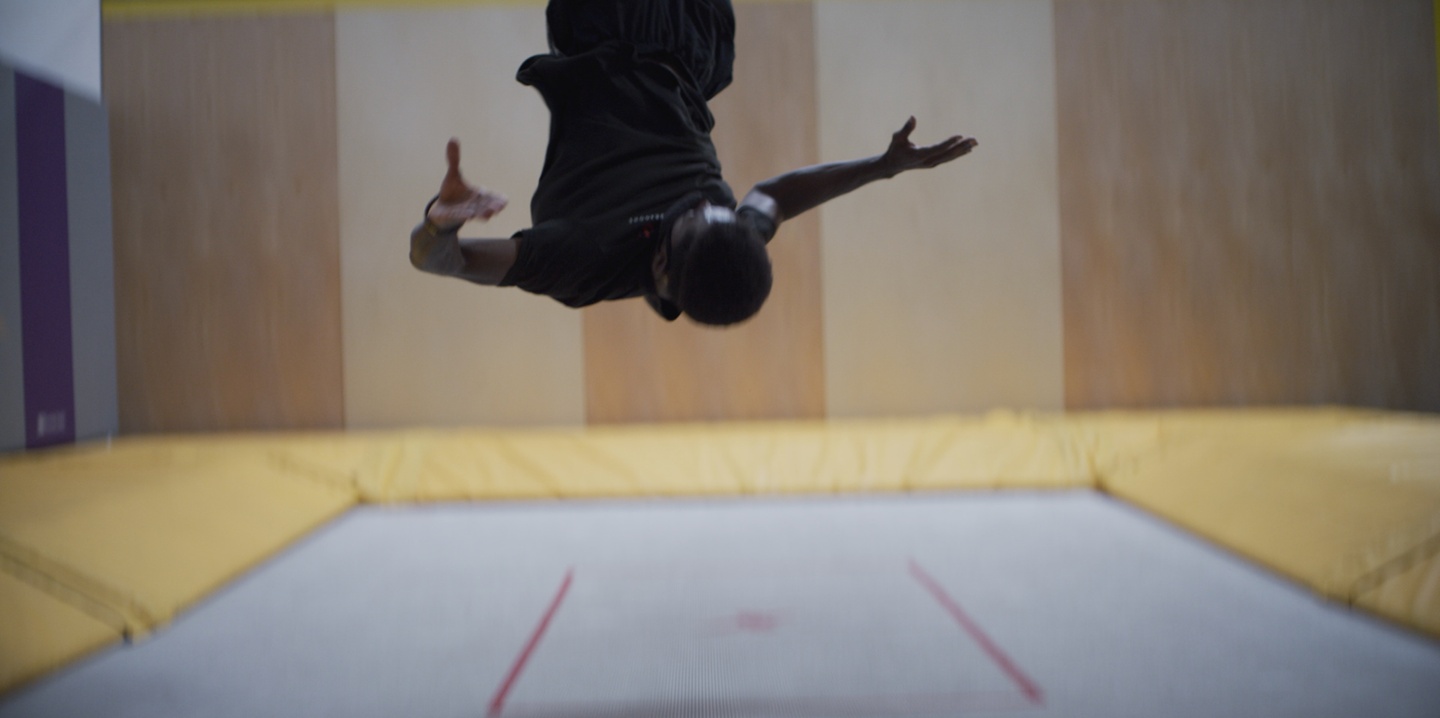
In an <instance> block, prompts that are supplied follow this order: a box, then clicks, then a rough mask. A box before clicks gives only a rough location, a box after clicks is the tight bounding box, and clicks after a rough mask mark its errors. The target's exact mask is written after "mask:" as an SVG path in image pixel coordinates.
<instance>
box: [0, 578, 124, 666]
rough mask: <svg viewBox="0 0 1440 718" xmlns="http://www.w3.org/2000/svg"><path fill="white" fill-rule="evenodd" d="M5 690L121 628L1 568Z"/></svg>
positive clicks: (0, 650) (113, 637)
mask: <svg viewBox="0 0 1440 718" xmlns="http://www.w3.org/2000/svg"><path fill="white" fill-rule="evenodd" d="M0 617H3V619H0V691H4V690H6V689H8V688H11V687H13V686H17V685H20V684H21V683H25V682H27V681H30V680H33V679H35V678H38V677H40V676H42V675H44V674H45V673H47V672H49V671H51V670H53V669H55V668H58V667H60V666H62V665H65V664H66V663H69V662H70V661H72V660H74V659H75V658H78V657H80V656H83V655H85V654H87V653H90V652H91V651H94V650H96V649H98V648H100V647H102V646H105V645H108V644H111V643H114V642H116V641H118V640H120V632H119V631H118V630H116V629H115V628H114V627H111V626H107V625H105V624H104V623H103V622H101V621H97V620H95V619H94V618H92V617H91V616H90V615H89V614H87V613H86V612H85V611H82V610H80V609H78V608H75V607H74V606H71V605H70V604H67V603H65V602H64V601H61V600H59V599H57V598H55V597H54V596H53V595H51V594H49V593H46V592H44V591H42V590H40V589H38V588H35V587H34V586H33V585H31V584H30V583H27V582H26V581H24V580H21V579H19V578H16V577H15V576H13V575H11V573H10V572H9V571H6V570H3V568H0Z"/></svg>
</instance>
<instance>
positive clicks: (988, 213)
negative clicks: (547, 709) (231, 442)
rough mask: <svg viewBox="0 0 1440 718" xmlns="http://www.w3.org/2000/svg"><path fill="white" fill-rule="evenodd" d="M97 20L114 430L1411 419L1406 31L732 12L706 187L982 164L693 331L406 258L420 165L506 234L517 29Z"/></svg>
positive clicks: (518, 191) (522, 116) (1428, 371)
mask: <svg viewBox="0 0 1440 718" xmlns="http://www.w3.org/2000/svg"><path fill="white" fill-rule="evenodd" d="M125 5H126V3H125V2H123V0H110V1H109V2H107V3H106V5H105V7H106V12H107V15H106V21H105V24H104V81H105V90H106V100H107V102H108V104H109V106H110V109H111V114H112V119H111V122H112V145H113V148H114V150H113V151H114V158H113V163H112V166H113V178H112V179H113V186H114V203H115V207H116V211H115V215H116V217H115V219H116V221H115V235H116V276H117V298H116V303H117V327H118V333H119V337H118V343H117V346H118V350H119V364H120V384H121V391H120V401H121V422H122V429H123V430H125V431H127V432H137V431H179V430H219V429H285V428H300V427H342V426H343V427H350V428H365V427H388V426H413V425H426V424H438V425H458V424H498V425H520V424H560V425H566V424H579V423H585V422H592V423H608V422H626V421H677V420H725V419H750V418H791V417H797V418H800V417H826V416H865V415H869V416H876V415H904V414H921V413H934V412H944V411H963V412H970V411H983V410H986V409H991V408H1011V409H1060V408H1071V409H1090V408H1105V407H1141V406H1144V407H1152V406H1177V405H1187V406H1196V405H1215V404H1224V405H1269V404H1314V403H1345V404H1366V405H1374V406H1386V407H1395V408H1411V409H1425V410H1432V411H1433V410H1440V370H1437V369H1436V367H1440V296H1437V293H1440V289H1437V287H1440V257H1437V253H1440V248H1437V247H1440V245H1437V242H1436V239H1435V238H1436V237H1440V146H1437V145H1440V118H1437V106H1440V98H1437V77H1436V73H1437V59H1436V56H1435V34H1434V28H1435V27H1436V25H1435V18H1434V3H1433V2H1426V0H1394V1H1393V2H1372V1H1370V0H1323V1H1315V0H1251V1H1242V0H1191V1H1189V2H1184V3H1177V2H1162V1H1160V0H1154V1H1151V0H1127V1H1124V2H1116V1H1114V0H954V1H953V2H935V1H934V0H856V1H855V2H829V1H817V2H781V1H779V0H776V1H775V2H763V1H761V2H741V3H739V4H737V15H738V21H739V28H740V30H739V38H738V42H739V46H740V60H739V63H738V65H737V80H736V83H735V84H734V85H733V86H732V87H731V88H730V89H728V90H727V91H726V92H725V93H723V94H722V95H721V96H720V98H718V99H717V101H716V103H715V107H714V110H715V114H716V117H717V120H718V123H719V124H718V127H717V131H716V136H715V138H716V143H717V146H718V147H719V148H720V150H721V158H722V162H723V163H724V165H725V167H726V173H727V177H728V178H729V179H730V181H731V183H732V185H733V186H734V187H735V190H736V192H737V194H739V193H743V192H744V191H745V190H746V189H748V188H749V186H750V185H751V184H753V183H754V182H755V181H758V180H760V179H763V178H765V177H768V176H770V175H772V174H775V173H777V172H781V171H785V170H788V169H791V168H793V167H796V166H800V165H804V164H809V163H812V162H816V161H828V160H836V159H850V158H853V157H856V156H861V155H863V154H870V153H874V152H878V151H880V150H881V149H883V147H884V143H885V141H886V140H887V136H888V133H889V132H892V131H893V130H894V129H895V128H896V127H898V126H899V124H900V123H901V122H903V121H904V119H905V117H907V116H908V115H910V114H915V115H917V117H918V119H919V120H920V130H919V131H918V132H917V139H919V140H921V141H936V140H939V139H941V138H943V136H944V135H946V134H948V133H951V132H963V133H966V134H973V135H976V136H978V137H979V138H980V142H981V144H980V148H979V150H978V151H977V152H976V154H975V155H973V156H971V157H968V158H965V159H964V160H962V161H961V162H959V163H957V164H956V165H952V166H950V167H946V168H942V169H939V170H935V171H933V172H929V173H917V174H916V175H914V176H909V177H903V178H900V179H897V180H894V181H892V182H886V183H881V184H879V185H876V186H875V187H872V188H867V189H866V190H863V191H862V192H861V193H857V194H856V195H854V196H852V197H849V198H845V199H844V200H840V201H837V202H835V203H832V204H831V205H827V206H826V207H825V208H824V209H822V210H820V211H817V212H812V213H810V214H808V215H806V216H805V217H803V218H801V219H800V220H798V221H795V222H792V223H787V225H786V226H785V227H783V228H782V230H781V234H780V236H779V237H778V238H777V239H776V242H775V244H773V245H772V246H773V252H774V259H775V263H776V278H777V282H776V288H775V294H774V295H773V297H772V300H771V302H770V304H769V305H768V306H767V307H766V308H765V309H764V311H762V313H761V315H760V316H759V317H758V318H757V319H755V320H754V321H753V322H751V323H750V324H748V325H745V326H742V327H740V328H737V329H732V330H724V331H714V330H705V329H700V328H698V327H694V326H690V325H688V324H686V323H685V322H684V320H682V321H681V322H680V323H676V324H666V323H664V322H662V321H660V320H658V319H656V318H654V317H653V316H652V315H651V314H650V312H649V310H648V308H646V307H644V306H643V305H641V304H640V303H638V302H629V303H615V304H611V305H606V306H601V307H594V308H590V309H586V310H584V311H581V312H575V311H573V310H569V309H566V308H564V307H562V306H560V305H559V304H557V303H555V302H553V301H551V300H548V299H545V298H542V297H533V296H530V295H525V294H524V293H521V292H518V291H516V290H495V289H488V288H479V287H474V286H470V285H467V284H464V283H462V282H458V281H447V280H441V279H436V278H433V277H429V276H428V275H422V274H420V273H417V272H415V271H414V270H412V269H410V268H409V266H408V264H407V263H406V262H405V255H404V251H405V246H404V245H405V237H406V236H407V234H408V232H409V229H410V227H411V226H412V225H413V224H414V222H415V221H416V220H418V218H419V213H420V209H421V207H423V204H424V202H425V200H427V199H428V198H429V196H430V195H431V194H432V193H433V192H434V186H435V183H436V182H438V179H439V177H440V173H441V172H442V171H443V163H442V148H443V144H444V141H445V139H447V138H448V137H450V136H452V135H453V136H459V137H460V138H461V139H462V142H463V143H464V147H465V166H466V168H467V173H469V174H470V176H471V177H472V178H473V179H475V180H476V181H478V182H480V183H482V184H486V185H489V186H492V187H495V188H497V189H500V190H501V191H504V192H506V193H507V194H509V196H510V197H511V200H512V207H511V209H510V210H508V211H507V212H506V213H505V214H503V215H501V216H500V217H499V218H497V219H496V220H495V221H493V222H492V223H491V224H490V225H488V226H483V227H475V228H473V229H474V231H473V233H474V234H484V235H490V236H506V235H508V234H509V233H511V232H513V231H514V230H515V229H518V228H520V227H523V226H525V224H527V223H528V217H527V216H526V215H527V211H526V209H527V205H528V201H529V192H530V191H531V189H532V188H533V186H534V181H535V178H536V177H537V176H538V170H539V164H540V160H541V158H542V156H543V152H544V139H545V122H546V115H545V112H544V107H543V104H541V103H540V100H539V98H538V96H537V95H535V93H534V91H533V90H530V89H529V88H524V87H521V86H519V85H517V84H516V83H514V81H513V74H514V70H515V68H516V66H517V65H518V64H519V62H520V61H521V60H522V59H523V58H524V57H525V56H526V55H527V54H531V53H535V52H543V51H544V34H543V15H542V13H541V3H539V2H522V3H500V4H496V3H483V2H477V3H473V4H460V5H456V4H454V3H449V4H446V5H444V6H442V7H429V6H425V5H423V4H421V5H407V6H400V5H398V4H397V5H396V6H395V7H394V8H383V7H375V6H374V5H373V4H361V3H355V4H349V3H345V2H336V3H334V5H333V10H330V11H324V12H316V11H313V10H310V11H298V12H297V11H293V9H292V11H289V12H268V11H263V12H253V11H252V12H249V13H243V14H216V13H207V12H204V11H203V10H202V11H199V12H197V11H195V8H203V5H202V4H197V3H189V4H188V6H189V7H190V8H191V10H190V11H188V12H179V11H175V10H174V9H173V8H172V9H171V10H167V11H165V12H164V13H163V14H161V15H155V14H154V13H153V12H152V13H149V14H147V13H146V12H142V11H136V12H122V11H120V10H117V8H118V9H123V7H124V6H125ZM171 5H173V6H175V7H180V6H185V5H186V3H172V4H171ZM285 5H286V4H285V3H271V4H270V5H266V6H262V5H260V4H258V3H257V4H256V8H262V7H269V8H273V7H280V6H285ZM467 233H472V232H467Z"/></svg>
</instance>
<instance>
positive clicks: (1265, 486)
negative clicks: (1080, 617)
mask: <svg viewBox="0 0 1440 718" xmlns="http://www.w3.org/2000/svg"><path fill="white" fill-rule="evenodd" d="M1153 421H1155V422H1157V423H1156V428H1155V432H1156V433H1155V437H1156V439H1155V443H1154V445H1153V446H1151V447H1149V448H1148V449H1144V450H1142V451H1139V452H1137V453H1135V454H1134V455H1133V456H1129V457H1127V458H1126V460H1125V461H1124V462H1122V463H1120V464H1117V465H1115V466H1112V467H1109V468H1108V470H1104V471H1101V472H1100V473H1099V475H1098V476H1097V480H1098V485H1099V486H1100V487H1101V488H1103V489H1104V490H1106V491H1109V492H1110V493H1112V494H1114V495H1115V496H1118V497H1120V498H1122V499H1125V500H1127V501H1130V502H1132V503H1134V504H1137V505H1139V506H1141V507H1143V508H1145V509H1148V510H1150V511H1152V512H1154V513H1156V514H1159V515H1160V516H1162V517H1164V518H1165V519H1167V520H1169V521H1171V522H1173V523H1176V524H1178V525H1180V526H1182V527H1184V528H1187V529H1190V530H1192V531H1194V532H1196V533H1198V534H1201V535H1202V536H1205V537H1207V538H1209V539H1210V540H1212V541H1214V542H1216V543H1218V544H1220V545H1222V546H1225V547H1227V548H1229V549H1231V550H1234V551H1236V552H1237V553H1240V554H1243V555H1245V556H1248V557H1250V558H1251V559H1253V560H1255V561H1258V562H1259V563H1261V564H1264V565H1266V566H1268V567H1270V568H1271V569H1273V570H1275V571H1277V572H1279V573H1281V574H1284V575H1286V576H1289V577H1291V578H1293V579H1295V580H1296V581H1299V582H1301V583H1303V584H1306V585H1308V586H1310V587H1312V588H1314V589H1315V590H1316V591H1319V592H1320V593H1322V594H1324V595H1326V596H1329V597H1331V598H1334V599H1337V600H1340V601H1344V602H1347V603H1349V602H1354V601H1355V600H1356V599H1357V598H1358V597H1359V596H1360V595H1361V594H1363V593H1366V592H1368V591H1370V590H1371V589H1373V588H1375V587H1377V586H1380V585H1382V584H1384V583H1386V582H1387V581H1388V580H1390V579H1391V578H1392V577H1393V576H1394V575H1397V574H1399V573H1402V572H1404V571H1405V570H1407V569H1408V568H1409V567H1410V565H1411V563H1412V562H1413V560H1414V557H1415V555H1416V552H1417V551H1424V550H1425V547H1427V546H1432V545H1434V542H1436V541H1437V540H1440V417H1435V416H1429V415H1419V414H1400V413H1381V412H1371V411H1363V410H1328V411H1318V410H1317V411H1295V412H1284V411H1253V410H1252V411H1233V412H1225V411H1215V412H1186V413H1177V414H1173V415H1160V416H1157V417H1156V418H1155V419H1153ZM1420 614H1426V615H1428V617H1427V618H1424V619H1423V621H1427V622H1433V621H1436V620H1440V603H1434V604H1431V605H1429V606H1418V607H1415V609H1414V610H1411V611H1409V613H1408V615H1411V616H1413V617H1417V619H1418V617H1419V615H1420ZM1415 625H1417V626H1418V625H1420V624H1419V623H1415Z"/></svg>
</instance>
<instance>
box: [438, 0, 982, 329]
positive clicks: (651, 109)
mask: <svg viewBox="0 0 1440 718" xmlns="http://www.w3.org/2000/svg"><path fill="white" fill-rule="evenodd" d="M545 17H546V23H547V25H548V30H549V36H550V49H551V51H550V52H549V53H548V54H544V55H537V56H535V57H531V58H529V59H527V60H526V61H525V62H524V63H523V64H522V65H521V66H520V70H519V72H518V73H517V75H516V79H517V80H519V81H520V82H521V83H523V84H526V85H530V86H533V87H535V88H536V89H537V90H539V91H540V94H541V96H542V97H543V98H544V100H545V104H546V105H547V106H548V107H549V109H550V139H549V146H548V148H547V150H546V154H545V164H544V167H543V169H542V170H541V174H540V181H539V185H538V187H537V188H536V190H535V194H534V196H533V198H532V199H531V203H530V214H531V221H532V223H533V226H531V227H530V228H529V229H524V230H521V231H519V232H517V233H516V234H515V235H514V236H512V237H509V238H504V239H461V238H459V236H458V231H459V229H460V227H461V226H462V225H463V224H465V223H466V222H468V221H470V220H486V219H489V218H490V217H492V216H494V215H495V213H497V212H499V211H500V210H502V209H504V207H505V199H504V197H502V196H501V195H499V194H496V193H493V192H490V191H488V190H485V189H481V188H478V187H475V186H472V185H470V184H468V183H466V181H465V180H464V178H463V177H461V174H460V145H459V142H458V141H456V140H453V139H452V140H451V141H450V143H449V145H448V146H447V147H446V160H447V163H448V165H449V166H448V169H447V171H446V173H445V177H444V179H443V181H442V182H441V184H440V192H439V194H438V195H437V196H436V197H435V198H434V199H433V200H431V201H430V204H429V205H428V206H427V207H426V209H425V219H424V221H423V222H422V223H421V224H419V225H418V226H417V227H416V228H415V230H414V232H412V233H411V236H410V262H411V263H412V264H413V265H414V266H415V267H416V268H418V269H421V270H424V271H426V272H431V273H434V274H439V275H444V276H450V277H458V278H461V279H465V280H468V281H471V282H475V283H477V284H486V285H494V286H502V287H506V286H516V287H519V288H521V289H523V290H525V291H527V292H533V293H535V294H544V295H548V296H550V297H553V298H554V299H556V300H558V301H560V302H561V303H563V304H565V305H567V306H571V307H583V306H586V305H589V304H594V303H596V302H601V301H606V300H613V299H627V298H631V297H644V298H645V301H646V302H648V303H649V305H650V306H651V307H652V308H654V310H655V311H656V312H657V313H659V314H660V316H662V317H664V318H665V319H667V320H674V319H675V318H676V317H678V316H680V315H681V314H685V315H688V316H689V317H690V318H691V319H693V320H694V321H697V322H700V323H702V324H709V325H717V326H724V325H729V324H735V323H737V322H741V321H744V320H746V319H748V318H750V317H751V316H754V314H755V313H756V312H757V311H759V310H760V307H761V305H762V304H764V302H765V298H766V297H767V296H769V294H770V286H771V281H772V278H771V269H770V258H769V255H768V253H767V251H766V245H767V243H768V242H769V241H770V239H771V238H772V237H774V236H775V231H776V229H777V228H778V227H779V226H780V224H781V223H782V222H784V221H785V220H788V219H790V218H792V217H795V216H797V215H799V214H801V213H802V212H805V211H807V210H809V209H812V208H814V207H816V206H818V205H820V204H823V203H824V202H827V201H829V200H831V199H834V198H836V197H839V196H841V195H843V194H846V193H848V192H851V191H853V190H856V189H858V188H860V187H862V186H864V185H866V184H869V183H871V182H874V181H876V180H880V179H886V178H890V177H894V176H895V175H897V174H899V173H901V172H905V171H908V170H912V169H919V168H924V167H935V166H937V165H941V164H944V163H946V162H949V161H951V160H954V159H957V158H959V157H961V156H963V155H965V154H967V153H969V152H970V151H971V150H972V149H974V148H975V146H976V141H975V140H974V139H973V138H966V137H962V136H958V135H957V136H955V137H951V138H950V139H947V140H945V141H943V142H940V143H938V144H935V145H930V146H928V147H917V146H916V145H915V144H914V143H912V142H911V141H910V134H911V132H912V131H913V130H914V129H915V118H913V117H912V118H910V119H909V121H907V122H906V123H905V124H904V126H903V127H901V128H900V130H899V131H897V132H895V134H894V135H893V136H892V137H891V138H890V144H889V147H888V148H887V149H886V150H885V151H884V152H883V153H881V154H879V155H876V156H874V157H869V158H865V159H859V160H853V161H848V162H835V163H830V164H822V165H816V166H814V167H806V168H803V169H798V170H795V171H793V172H788V173H786V174H782V175H780V176H778V177H774V178H772V179H768V180H765V181H764V182H761V183H759V184H757V185H755V187H754V188H753V189H751V190H750V191H749V193H747V194H746V195H745V197H744V199H743V200H742V201H741V202H740V203H739V205H738V206H737V205H736V202H735V197H734V195H733V194H732V192H731V190H730V187H729V185H727V184H726V183H725V180H724V178H723V177H722V176H721V173H720V161H719V160H718V159H717V157H716V154H715V146H714V145H713V144H712V143H711V141H710V131H711V128H712V127H713V126H714V118H713V117H712V116H711V114H710V109H709V107H708V105H707V102H708V101H709V100H710V99H712V98H714V97H715V96H716V95H717V94H719V92H720V91H721V90H723V89H724V88H725V87H726V86H727V85H729V84H730V80H731V66H732V64H733V61H734V36H735V16H734V12H733V10H732V8H731V6H730V2H729V1H728V0H680V1H676V0H670V1H668V2H667V1H665V0H551V2H550V3H549V5H548V7H547V8H546V10H545Z"/></svg>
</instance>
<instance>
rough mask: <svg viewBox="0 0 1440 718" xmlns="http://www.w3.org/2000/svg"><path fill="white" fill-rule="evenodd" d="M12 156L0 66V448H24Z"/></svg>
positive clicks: (9, 109) (11, 77)
mask: <svg viewBox="0 0 1440 718" xmlns="http://www.w3.org/2000/svg"><path fill="white" fill-rule="evenodd" d="M16 169H17V167H16V158H15V72H14V71H13V70H11V69H10V68H9V67H5V66H0V451H10V450H13V449H21V448H24V447H25V366H24V362H22V361H21V354H20V220H19V216H20V206H19V197H18V194H17V193H18V191H19V181H18V179H17V178H16V175H15V172H16Z"/></svg>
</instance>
